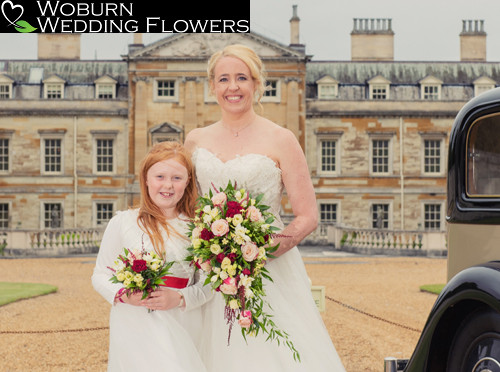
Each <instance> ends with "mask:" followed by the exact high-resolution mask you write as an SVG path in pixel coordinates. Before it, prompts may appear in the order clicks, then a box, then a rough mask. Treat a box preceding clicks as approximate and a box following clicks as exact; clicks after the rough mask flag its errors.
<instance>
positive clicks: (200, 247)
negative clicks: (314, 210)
mask: <svg viewBox="0 0 500 372" xmlns="http://www.w3.org/2000/svg"><path fill="white" fill-rule="evenodd" d="M212 186H213V188H214V191H215V194H214V193H212V190H209V193H208V195H205V196H203V197H199V198H198V204H197V209H196V212H195V215H196V217H195V218H194V219H193V221H192V222H191V223H190V224H189V232H188V236H189V237H190V238H191V246H190V247H188V251H190V256H189V257H188V258H187V259H188V260H190V261H191V262H192V263H193V264H195V265H196V267H197V268H198V269H201V270H203V271H204V272H205V273H206V274H207V279H206V281H205V285H208V284H210V285H211V287H212V289H213V290H215V291H217V292H219V293H221V294H222V296H223V298H224V301H225V304H226V307H225V313H224V316H225V319H226V321H227V324H228V325H229V334H228V343H229V342H230V337H231V329H232V326H233V323H234V321H235V320H236V319H237V320H238V324H239V325H240V326H241V333H242V335H243V337H244V338H245V340H246V336H247V335H252V336H253V335H255V336H256V335H257V334H258V333H259V332H263V333H265V334H267V339H266V341H267V340H276V341H277V343H278V345H279V344H280V342H281V341H283V342H284V343H285V344H286V345H287V346H288V347H289V348H290V350H291V351H292V352H293V357H294V359H295V360H299V361H300V356H299V353H298V351H297V350H296V349H295V347H294V345H293V343H292V342H291V341H290V340H289V336H288V334H287V333H286V332H284V331H282V330H279V329H277V327H276V324H275V323H274V322H273V319H272V317H273V316H272V315H270V314H268V313H266V312H265V309H264V303H265V300H264V296H265V291H264V287H263V278H266V279H268V280H269V281H272V278H271V277H270V275H269V272H268V271H267V269H266V267H265V264H266V260H267V259H268V257H271V258H274V256H273V255H272V253H273V252H275V251H276V249H277V248H278V246H279V244H276V245H274V246H273V241H272V237H273V233H274V232H276V231H277V230H278V228H276V227H274V226H272V225H271V224H272V222H273V221H274V219H275V217H274V216H273V214H272V213H270V212H269V211H268V209H269V206H267V205H264V204H262V203H261V200H262V198H263V196H264V195H263V194H261V195H259V196H257V197H256V198H255V199H254V198H253V197H252V196H251V195H250V194H249V193H248V192H247V191H246V190H245V189H240V190H237V188H236V183H234V185H233V183H232V182H231V181H230V182H229V183H228V185H227V186H226V188H225V189H222V188H219V190H217V189H216V188H215V186H214V185H212ZM266 304H267V303H266ZM267 305H268V307H269V308H270V305H269V304H267Z"/></svg>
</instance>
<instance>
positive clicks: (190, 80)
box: [181, 76, 198, 141]
mask: <svg viewBox="0 0 500 372" xmlns="http://www.w3.org/2000/svg"><path fill="white" fill-rule="evenodd" d="M197 82H198V78H197V77H195V76H189V77H186V78H184V102H185V103H184V133H183V136H182V138H181V141H184V139H185V138H186V134H188V133H189V132H190V131H191V130H192V129H195V128H196V127H197V124H198V121H197V116H198V111H197V105H196V102H197V99H196V83H197Z"/></svg>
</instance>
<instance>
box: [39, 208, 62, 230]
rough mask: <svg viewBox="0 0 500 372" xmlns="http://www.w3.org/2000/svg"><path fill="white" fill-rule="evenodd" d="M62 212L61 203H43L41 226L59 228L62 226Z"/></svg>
mask: <svg viewBox="0 0 500 372" xmlns="http://www.w3.org/2000/svg"><path fill="white" fill-rule="evenodd" d="M62 218H63V213H62V204H61V203H44V204H43V227H44V228H46V229H60V228H62V227H63V220H62Z"/></svg>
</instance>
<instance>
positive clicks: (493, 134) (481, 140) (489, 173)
mask: <svg viewBox="0 0 500 372" xmlns="http://www.w3.org/2000/svg"><path fill="white" fill-rule="evenodd" d="M467 195H468V196H471V197H500V114H494V115H489V116H484V117H482V118H480V119H478V120H476V121H475V122H474V123H473V124H472V125H471V127H470V129H469V134H468V137H467Z"/></svg>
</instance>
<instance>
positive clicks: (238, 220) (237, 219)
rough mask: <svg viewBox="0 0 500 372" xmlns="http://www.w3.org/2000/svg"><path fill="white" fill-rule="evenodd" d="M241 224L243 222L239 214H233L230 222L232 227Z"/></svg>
mask: <svg viewBox="0 0 500 372" xmlns="http://www.w3.org/2000/svg"><path fill="white" fill-rule="evenodd" d="M242 222H243V216H242V215H241V214H239V213H238V214H235V215H234V216H233V220H232V224H233V226H238V225H239V224H241V223H242Z"/></svg>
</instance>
